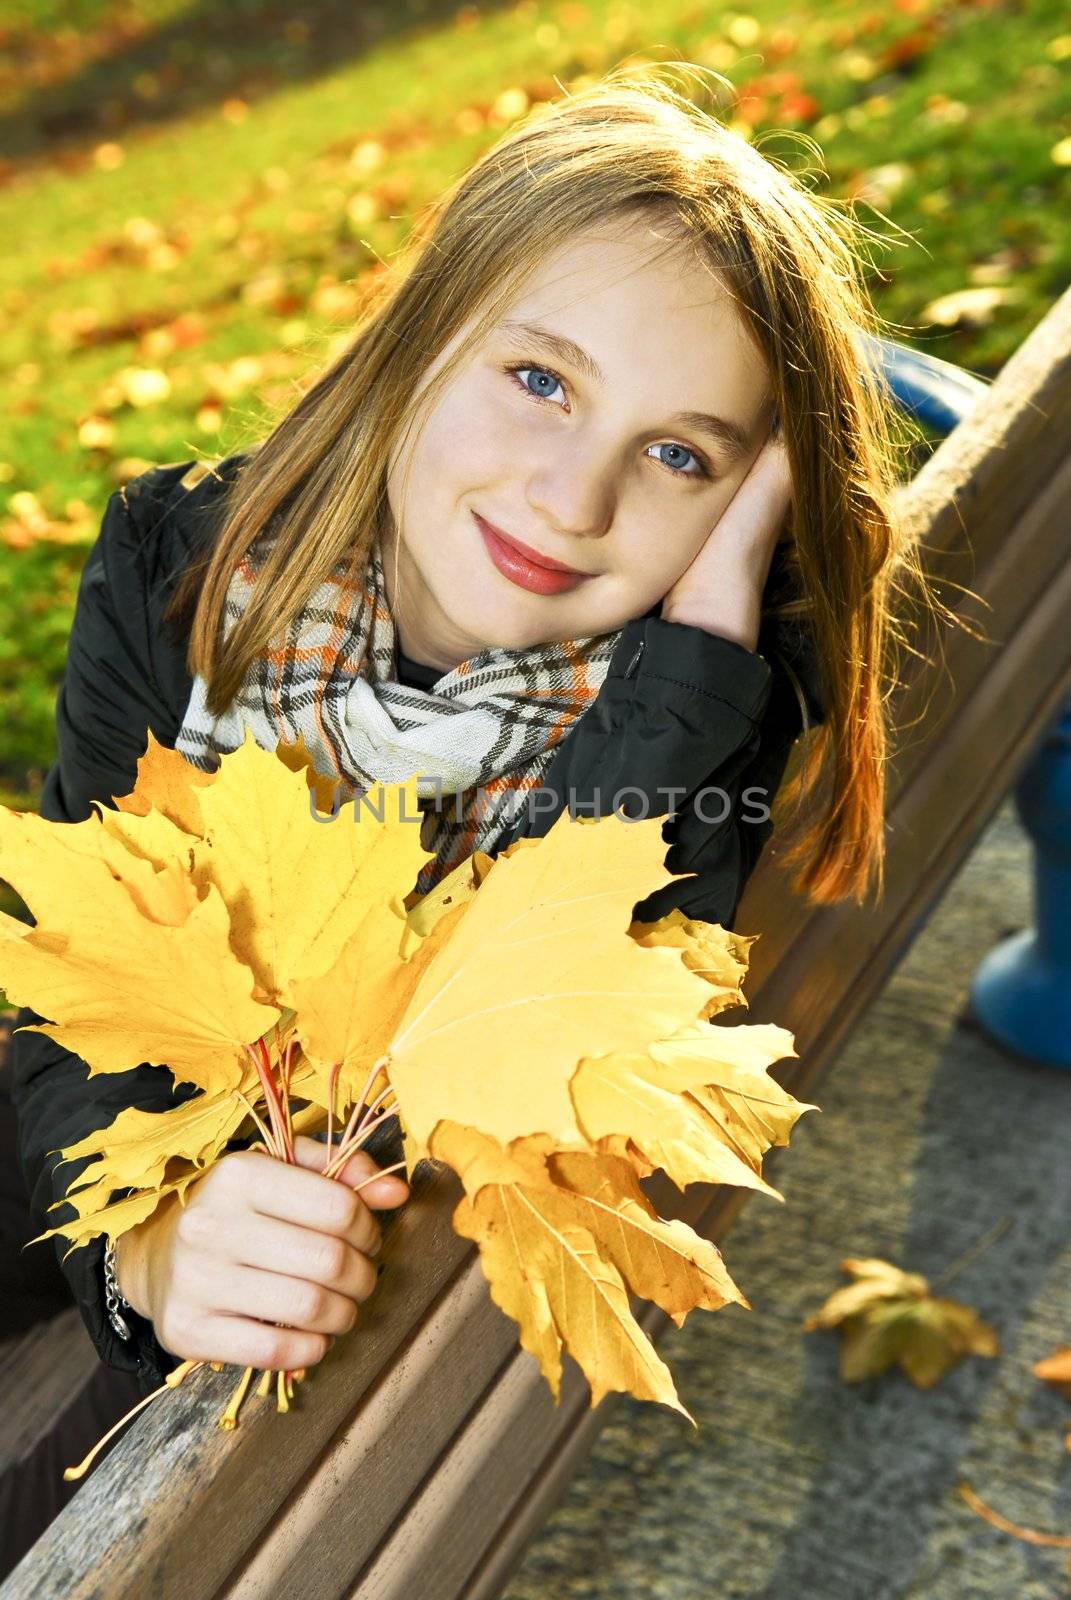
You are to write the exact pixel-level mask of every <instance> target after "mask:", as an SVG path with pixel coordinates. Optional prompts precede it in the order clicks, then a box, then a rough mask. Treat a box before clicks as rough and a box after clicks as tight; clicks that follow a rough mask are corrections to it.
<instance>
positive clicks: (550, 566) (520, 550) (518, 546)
mask: <svg viewBox="0 0 1071 1600" xmlns="http://www.w3.org/2000/svg"><path fill="white" fill-rule="evenodd" d="M472 514H473V516H474V517H475V518H476V521H477V522H478V523H479V524H480V526H481V527H483V528H484V529H485V531H486V532H488V533H492V534H494V536H495V538H496V539H501V541H502V543H503V544H506V545H509V546H510V547H511V548H512V549H513V550H516V552H517V554H518V555H521V556H523V557H524V559H525V560H526V561H529V562H531V564H532V565H533V566H535V567H542V568H543V569H544V571H546V572H564V573H567V574H568V576H569V577H571V578H591V577H593V576H594V574H593V573H591V572H583V571H581V569H580V568H579V567H569V566H566V564H565V562H564V561H554V560H552V558H551V557H550V556H545V555H541V554H540V552H539V551H538V550H533V549H532V547H531V545H528V544H522V543H521V541H520V540H519V539H513V538H511V537H510V535H509V534H508V533H503V531H502V529H501V528H496V527H495V524H494V523H493V522H488V520H487V518H486V517H481V516H480V514H479V512H478V511H474V512H473V513H472Z"/></svg>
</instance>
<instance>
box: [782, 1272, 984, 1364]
mask: <svg viewBox="0 0 1071 1600" xmlns="http://www.w3.org/2000/svg"><path fill="white" fill-rule="evenodd" d="M841 1269H842V1271H844V1272H849V1273H851V1274H852V1276H853V1277H854V1278H855V1279H856V1281H855V1282H854V1283H851V1284H847V1285H846V1286H845V1287H844V1288H841V1289H837V1290H835V1291H834V1293H833V1294H831V1295H830V1297H829V1299H828V1300H826V1301H825V1303H824V1304H823V1305H822V1306H820V1307H819V1309H818V1310H817V1311H816V1312H814V1313H813V1315H812V1316H810V1317H808V1318H807V1320H806V1321H805V1323H804V1325H803V1326H804V1330H805V1332H807V1333H812V1332H814V1331H815V1330H816V1329H818V1328H834V1327H839V1328H840V1330H841V1333H842V1335H843V1343H842V1345H841V1356H840V1375H841V1377H842V1379H843V1380H844V1382H845V1383H860V1382H862V1380H863V1379H865V1378H872V1377H877V1376H879V1375H880V1374H881V1373H883V1372H885V1371H887V1370H888V1368H889V1367H891V1366H892V1365H893V1364H894V1363H895V1362H899V1363H900V1366H901V1367H902V1369H903V1371H904V1372H905V1373H906V1375H907V1376H908V1377H909V1378H910V1379H911V1382H912V1383H913V1384H915V1385H916V1386H917V1387H918V1388H920V1389H929V1388H932V1387H933V1385H934V1384H935V1383H937V1381H938V1380H939V1379H940V1378H943V1377H944V1375H945V1373H946V1372H948V1371H949V1370H950V1369H951V1368H952V1367H954V1366H955V1365H956V1364H957V1363H958V1362H959V1361H961V1360H962V1359H963V1357H964V1356H966V1355H975V1356H996V1355H998V1354H999V1353H1000V1341H999V1339H998V1337H997V1334H996V1331H995V1330H994V1329H993V1328H991V1327H990V1326H989V1324H988V1323H985V1322H983V1321H982V1320H981V1318H980V1317H979V1316H978V1314H977V1312H976V1311H974V1310H972V1309H971V1307H970V1306H966V1305H963V1304H962V1303H961V1302H960V1301H958V1300H942V1299H937V1298H935V1297H934V1296H933V1295H931V1293H930V1286H929V1284H928V1282H927V1281H926V1279H925V1278H923V1277H921V1276H920V1275H919V1274H918V1273H915V1272H903V1271H901V1269H900V1268H899V1267H895V1266H893V1265H892V1263H891V1262H888V1261H883V1260H881V1258H880V1257H876V1256H870V1257H865V1258H854V1257H849V1258H847V1259H846V1260H844V1261H842V1262H841Z"/></svg>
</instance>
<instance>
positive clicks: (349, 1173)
mask: <svg viewBox="0 0 1071 1600" xmlns="http://www.w3.org/2000/svg"><path fill="white" fill-rule="evenodd" d="M294 1155H295V1158H296V1159H297V1161H298V1162H299V1164H300V1165H301V1166H303V1167H311V1168H313V1170H315V1171H317V1172H319V1171H322V1170H323V1164H324V1161H325V1160H326V1158H327V1148H326V1146H325V1145H323V1144H320V1143H319V1142H318V1141H317V1140H316V1139H309V1138H306V1137H305V1135H304V1134H299V1136H298V1137H297V1139H295V1141H294ZM379 1170H380V1169H379V1167H378V1165H377V1164H376V1162H375V1160H374V1159H373V1157H372V1156H370V1155H369V1154H368V1152H367V1151H365V1150H357V1151H355V1152H354V1154H353V1155H352V1156H350V1158H349V1160H348V1161H347V1162H346V1164H345V1166H343V1167H342V1168H340V1170H339V1171H338V1172H337V1173H335V1177H336V1178H337V1179H338V1181H339V1182H340V1183H344V1184H346V1185H347V1186H348V1187H350V1188H353V1189H356V1188H357V1186H358V1185H360V1190H359V1193H360V1196H361V1199H362V1200H363V1201H364V1203H365V1205H366V1206H368V1207H370V1208H371V1209H372V1210H373V1211H389V1210H390V1209H391V1208H392V1207H394V1206H400V1205H401V1204H402V1203H403V1201H405V1200H408V1198H409V1185H408V1183H407V1182H406V1181H405V1179H404V1178H403V1177H402V1176H401V1174H400V1173H396V1172H392V1173H389V1174H388V1175H387V1176H386V1177H385V1178H380V1177H377V1176H376V1174H377V1173H378V1172H379Z"/></svg>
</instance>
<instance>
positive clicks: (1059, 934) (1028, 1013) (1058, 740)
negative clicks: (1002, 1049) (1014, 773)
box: [971, 702, 1071, 1068]
mask: <svg viewBox="0 0 1071 1600" xmlns="http://www.w3.org/2000/svg"><path fill="white" fill-rule="evenodd" d="M1015 806H1016V810H1017V811H1018V813H1019V818H1020V821H1021V822H1022V824H1023V827H1024V828H1025V829H1026V831H1027V833H1028V834H1029V835H1030V838H1031V840H1032V841H1033V845H1034V906H1035V921H1036V926H1035V927H1034V928H1033V929H1024V930H1023V931H1022V932H1020V933H1015V934H1012V935H1011V936H1010V937H1009V938H1006V939H1003V940H1001V942H1000V943H999V944H998V945H996V946H995V947H994V948H993V949H992V950H991V951H990V952H989V954H988V955H987V956H986V957H985V958H984V960H983V961H982V962H981V963H980V965H979V967H978V970H977V972H976V973H975V975H974V981H973V983H972V985H971V1009H972V1010H973V1012H974V1014H975V1016H976V1017H977V1018H978V1021H979V1022H980V1023H981V1025H982V1027H983V1028H984V1029H985V1030H986V1031H987V1032H988V1033H990V1034H991V1035H992V1036H993V1038H994V1039H996V1040H998V1041H999V1042H1000V1043H1001V1044H1003V1045H1007V1046H1008V1047H1009V1048H1010V1049H1012V1050H1016V1051H1018V1052H1019V1053H1020V1054H1021V1055H1025V1056H1031V1057H1032V1058H1033V1059H1034V1060H1036V1061H1040V1062H1043V1063H1044V1064H1045V1065H1047V1066H1051V1067H1065V1068H1071V702H1069V703H1068V705H1067V706H1066V707H1065V708H1064V711H1063V714H1062V716H1060V718H1059V719H1058V720H1057V722H1056V725H1055V726H1054V727H1053V728H1052V729H1051V730H1050V732H1049V733H1048V734H1047V735H1046V737H1045V738H1044V740H1043V741H1042V744H1041V748H1040V750H1039V751H1038V752H1037V754H1036V755H1035V756H1034V757H1033V759H1032V760H1031V762H1030V765H1029V766H1028V767H1027V769H1026V771H1025V772H1024V774H1023V776H1022V777H1021V778H1020V780H1019V783H1018V784H1017V786H1016V789H1015Z"/></svg>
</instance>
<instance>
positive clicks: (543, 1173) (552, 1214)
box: [431, 1121, 747, 1426]
mask: <svg viewBox="0 0 1071 1600" xmlns="http://www.w3.org/2000/svg"><path fill="white" fill-rule="evenodd" d="M431 1144H432V1151H433V1154H434V1156H435V1158H436V1159H441V1160H443V1161H446V1162H447V1163H448V1164H449V1165H450V1166H452V1167H453V1168H454V1169H455V1171H457V1172H458V1174H459V1176H460V1177H461V1180H462V1183H463V1184H464V1186H465V1189H466V1198H465V1199H464V1200H462V1201H461V1202H460V1204H459V1205H458V1207H457V1209H456V1210H455V1212H454V1216H453V1224H454V1227H455V1229H456V1230H457V1232H458V1233H460V1234H461V1235H462V1236H463V1237H464V1238H468V1239H472V1240H474V1241H475V1242H476V1243H477V1244H478V1245H479V1248H480V1256H481V1261H482V1265H483V1270H484V1273H485V1275H486V1277H487V1280H488V1282H489V1284H490V1287H491V1295H492V1298H493V1299H494V1301H495V1303H496V1304H497V1305H498V1306H499V1307H500V1308H501V1309H502V1310H503V1311H505V1313H506V1314H507V1316H510V1317H512V1318H513V1319H514V1320H515V1321H516V1322H517V1323H518V1325H519V1328H520V1339H521V1344H522V1346H523V1347H524V1349H526V1350H528V1351H529V1352H530V1353H531V1354H532V1355H534V1356H535V1357H536V1359H537V1360H538V1361H539V1363H540V1366H541V1368H542V1370H543V1373H544V1375H545V1376H546V1378H547V1381H548V1383H549V1384H550V1388H551V1393H552V1394H553V1396H554V1400H555V1404H557V1403H558V1401H559V1398H560V1387H561V1350H562V1348H563V1346H564V1347H565V1348H566V1349H568V1350H569V1352H570V1354H571V1355H572V1356H573V1357H574V1358H575V1359H576V1360H577V1361H578V1363H579V1364H580V1366H581V1367H582V1368H583V1370H584V1372H585V1373H586V1375H587V1377H588V1379H589V1382H590V1384H591V1391H592V1398H591V1404H592V1405H593V1406H595V1405H597V1404H598V1403H599V1401H600V1400H601V1399H602V1398H603V1396H604V1395H605V1394H606V1393H607V1392H608V1391H609V1390H611V1389H616V1390H624V1391H626V1392H628V1393H629V1394H632V1395H634V1396H635V1397H636V1398H637V1399H645V1400H658V1401H661V1402H662V1403H663V1404H664V1405H668V1406H671V1407H672V1408H673V1409H674V1410H675V1411H680V1412H681V1414H682V1415H683V1416H686V1417H687V1418H688V1420H689V1422H691V1423H692V1424H693V1426H694V1424H695V1419H694V1418H693V1417H692V1416H691V1414H690V1413H689V1412H688V1411H687V1410H685V1408H684V1406H682V1405H681V1403H680V1400H679V1398H678V1396H677V1392H676V1389H675V1387H674V1384H673V1379H672V1377H671V1375H670V1372H669V1369H668V1367H667V1366H666V1365H665V1363H664V1362H663V1361H662V1360H661V1359H660V1358H659V1356H658V1354H657V1353H656V1351H655V1349H654V1347H653V1346H652V1345H651V1343H650V1341H649V1340H648V1339H647V1338H646V1337H645V1335H644V1334H643V1332H642V1330H641V1329H640V1327H639V1325H638V1323H637V1322H636V1320H635V1318H634V1317H633V1315H632V1311H631V1308H630V1306H629V1302H628V1292H627V1287H626V1282H625V1277H624V1274H625V1273H627V1274H628V1278H629V1287H631V1289H632V1291H633V1292H634V1293H637V1294H641V1295H644V1296H645V1297H647V1298H650V1299H652V1300H655V1301H656V1302H657V1303H658V1304H659V1305H661V1306H662V1307H663V1309H665V1310H667V1311H669V1312H670V1314H671V1315H674V1318H675V1320H676V1321H677V1322H678V1326H679V1325H680V1323H681V1322H683V1320H684V1318H683V1314H682V1313H683V1312H685V1311H686V1310H687V1309H689V1308H692V1307H694V1306H696V1305H706V1306H708V1307H710V1308H714V1307H717V1306H723V1305H725V1304H727V1303H728V1301H729V1300H734V1301H736V1302H738V1303H740V1304H743V1305H746V1304H747V1302H746V1301H745V1300H744V1298H743V1296H742V1295H741V1293H740V1291H739V1290H738V1289H737V1287H736V1285H735V1284H734V1283H733V1282H732V1279H731V1278H730V1277H729V1275H728V1273H727V1272H726V1271H725V1268H724V1264H723V1263H722V1260H721V1256H720V1255H719V1253H718V1251H717V1250H716V1248H715V1247H714V1245H712V1244H711V1243H710V1242H709V1241H708V1240H705V1239H702V1238H700V1236H699V1235H698V1234H696V1233H694V1232H693V1231H692V1229H690V1228H689V1227H688V1226H687V1224H685V1223H683V1222H677V1221H674V1222H664V1221H662V1219H660V1218H659V1217H658V1216H657V1215H656V1214H655V1212H654V1210H653V1209H652V1207H651V1206H650V1204H649V1202H648V1201H647V1199H646V1196H645V1195H644V1194H643V1191H642V1190H641V1189H640V1188H639V1186H638V1184H637V1183H636V1180H635V1176H634V1174H633V1173H632V1170H631V1168H630V1167H629V1166H628V1164H627V1163H625V1162H615V1161H613V1159H612V1158H611V1159H609V1160H608V1159H607V1158H605V1157H598V1156H594V1155H592V1154H591V1152H589V1151H586V1150H580V1151H559V1152H555V1151H554V1150H553V1147H552V1145H551V1142H550V1141H549V1140H547V1139H545V1138H544V1139H534V1138H527V1139H520V1140H515V1141H513V1143H512V1144H511V1145H510V1148H509V1149H508V1150H504V1149H503V1148H502V1147H501V1146H500V1145H498V1144H497V1143H496V1142H495V1141H494V1140H493V1139H489V1138H488V1137H487V1136H486V1135H484V1134H481V1133H477V1132H476V1131H475V1130H473V1129H471V1128H464V1127H461V1126H459V1125H458V1124H457V1123H452V1122H447V1121H443V1122H440V1123H439V1124H438V1125H437V1126H436V1128H435V1130H434V1132H433V1134H432V1140H431Z"/></svg>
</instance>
